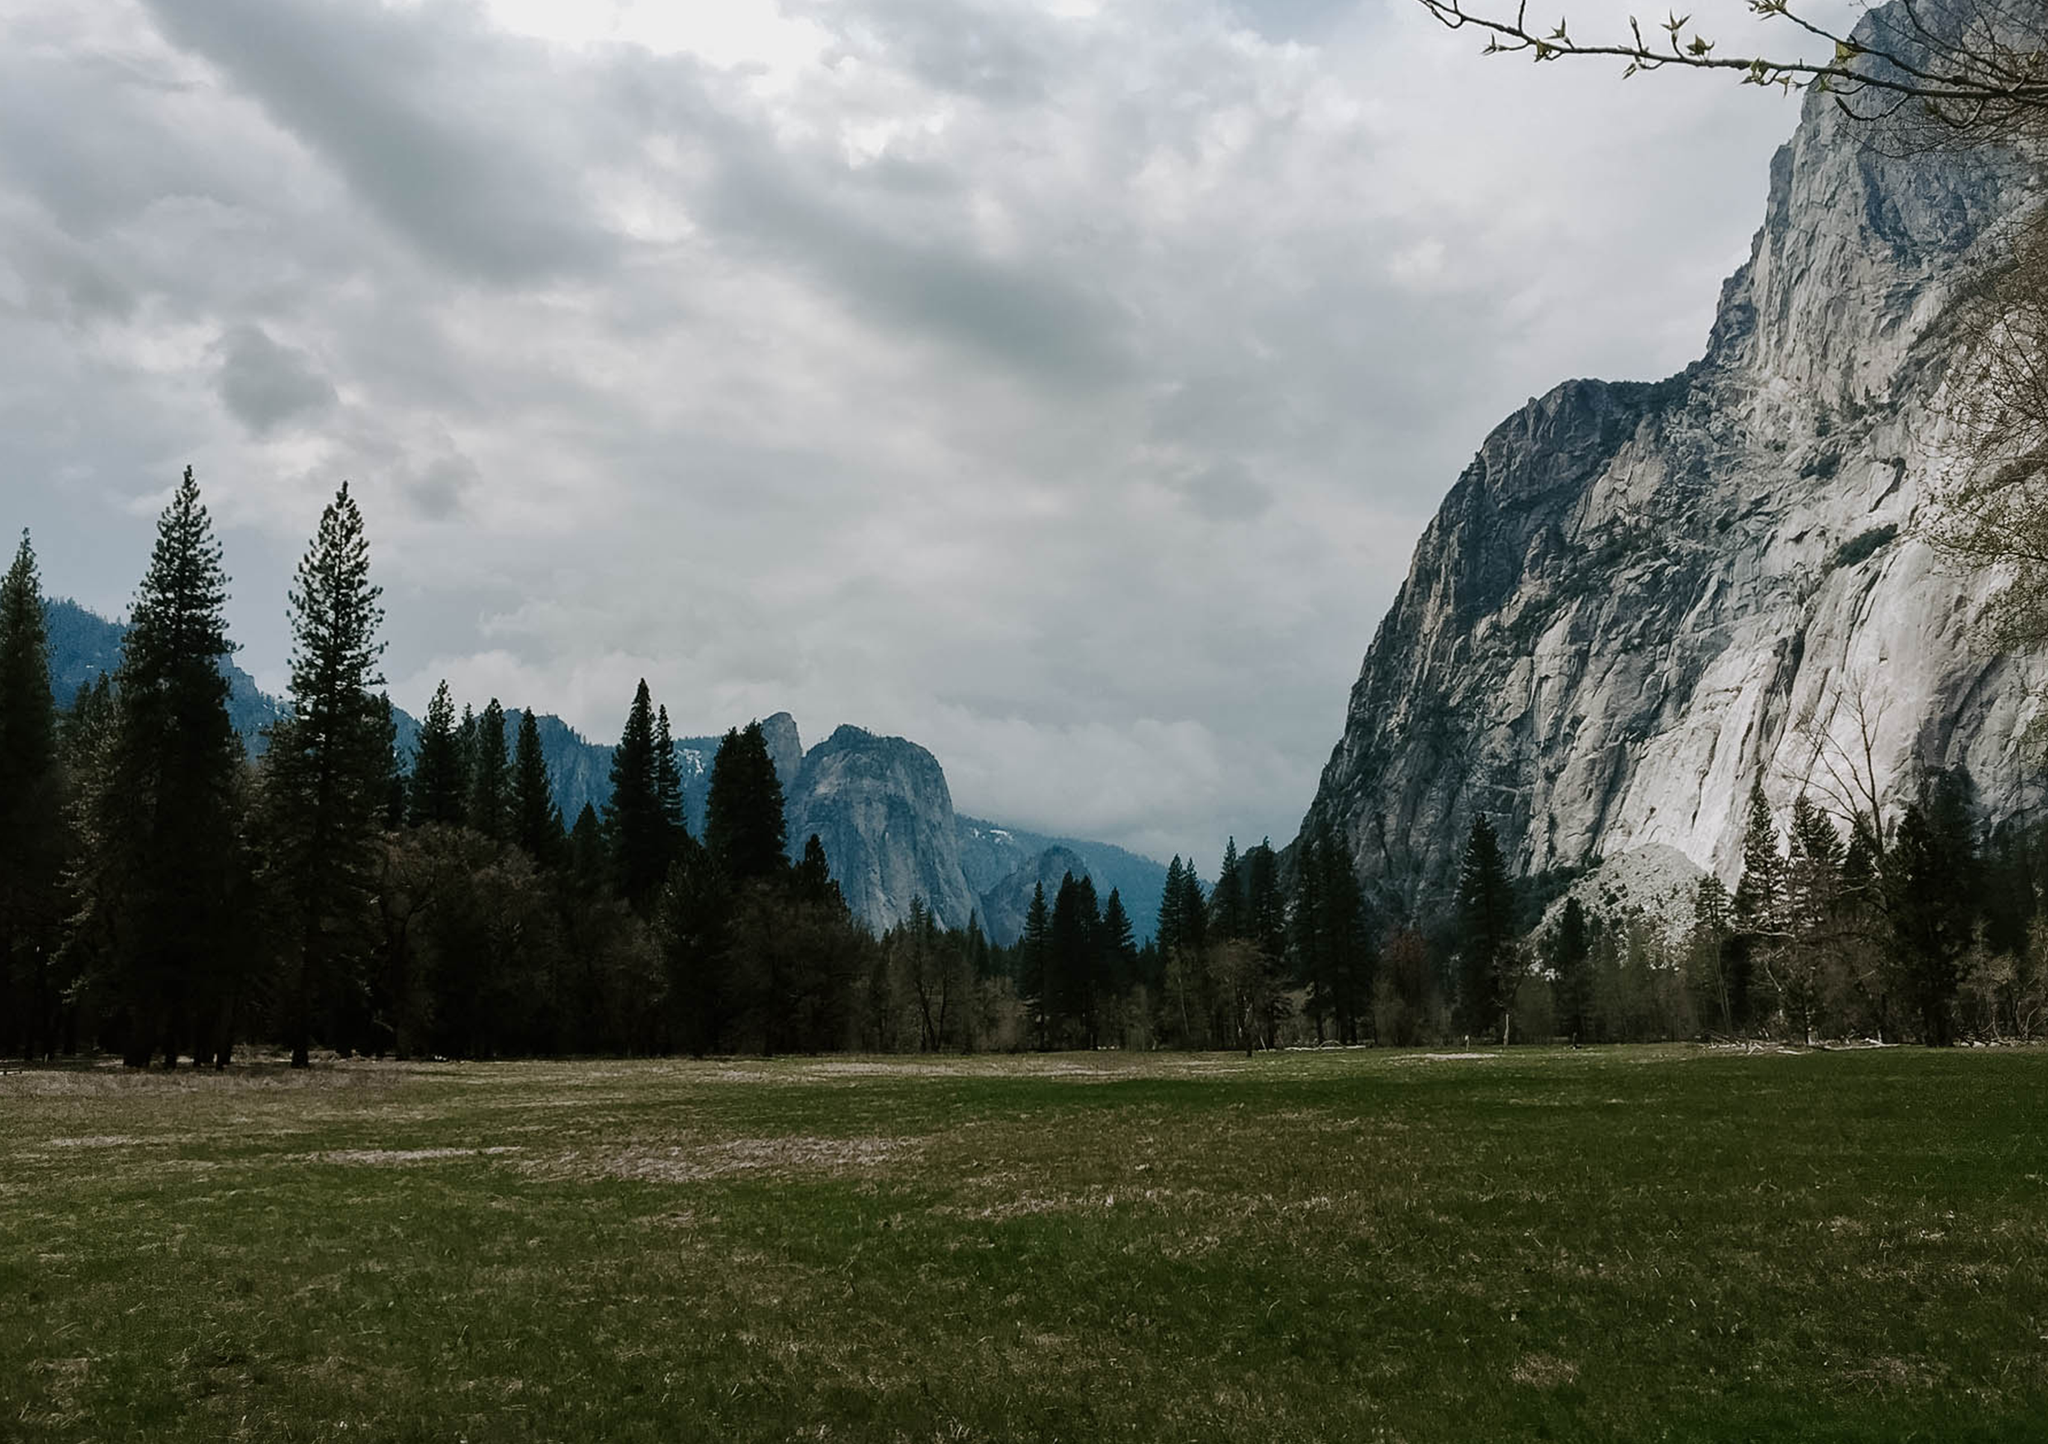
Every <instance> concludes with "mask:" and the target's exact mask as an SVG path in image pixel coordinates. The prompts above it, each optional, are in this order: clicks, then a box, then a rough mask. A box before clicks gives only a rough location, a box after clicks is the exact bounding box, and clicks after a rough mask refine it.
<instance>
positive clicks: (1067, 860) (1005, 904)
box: [981, 847, 1156, 947]
mask: <svg viewBox="0 0 2048 1444" xmlns="http://www.w3.org/2000/svg"><path fill="white" fill-rule="evenodd" d="M1068 873H1072V874H1073V875H1074V876H1075V877H1077V878H1083V877H1087V876H1088V864H1087V862H1086V861H1084V860H1083V859H1082V857H1081V855H1080V854H1079V853H1077V852H1074V851H1072V850H1071V849H1068V848H1064V847H1048V848H1046V849H1045V850H1044V851H1042V852H1040V853H1039V854H1038V855H1037V856H1036V857H1033V858H1031V859H1030V860H1028V861H1027V862H1026V863H1025V864H1024V865H1023V866H1022V867H1020V868H1018V869H1017V870H1016V871H1015V872H1013V873H1011V874H1010V875H1009V876H1008V877H1005V878H1002V879H1001V880H999V881H998V882H996V883H995V884H994V885H993V886H991V887H990V888H989V889H988V890H987V891H986V892H984V893H983V894H982V896H981V903H982V908H983V913H982V926H983V927H984V928H986V929H987V931H988V936H989V941H990V942H992V943H995V944H997V945H998V946H999V947H1008V946H1009V945H1010V944H1012V943H1014V942H1016V941H1017V939H1019V938H1021V937H1023V936H1024V922H1025V919H1026V918H1028V917H1029V916H1030V914H1031V897H1032V894H1033V893H1034V892H1036V891H1037V890H1038V888H1039V887H1041V886H1042V887H1044V889H1045V905H1046V906H1047V907H1051V906H1052V904H1053V899H1054V898H1055V897H1056V896H1057V895H1058V894H1059V890H1060V883H1061V882H1062V881H1064V880H1065V878H1066V876H1067V874H1068ZM1104 896H1107V894H1106V893H1105V894H1104ZM1155 922H1156V919H1155Z"/></svg>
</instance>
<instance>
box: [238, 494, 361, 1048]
mask: <svg viewBox="0 0 2048 1444" xmlns="http://www.w3.org/2000/svg"><path fill="white" fill-rule="evenodd" d="M379 595H380V589H379V588H377V587H375V586H372V585H371V584H370V548H369V543H368V541H367V540H366V539H365V537H364V535H363V517H362V512H361V511H360V510H359V509H358V508H357V506H356V504H355V501H354V499H353V498H351V497H350V496H349V494H348V483H346V482H343V483H342V486H341V490H340V491H338V492H337V493H336V494H335V498H334V500H333V501H332V502H330V503H329V504H328V506H327V507H326V508H325V510H323V511H322V512H321V514H320V526H319V530H318V531H317V532H315V534H314V537H313V541H312V545H311V546H310V547H309V548H308V550H307V552H306V555H305V556H304V557H303V558H302V559H301V560H300V562H299V567H298V573H297V576H296V579H295V581H294V583H293V586H292V589H291V591H290V593H289V595H288V599H287V605H288V609H289V614H290V618H291V628H292V663H291V699H292V715H291V717H290V718H289V719H287V720H286V721H284V722H281V723H279V724H278V725H277V727H276V728H275V729H274V730H273V732H272V734H271V743H270V750H269V752H268V753H267V754H266V755H265V757H264V766H263V771H264V798H265V803H266V821H267V822H268V824H269V828H268V835H267V837H266V843H267V845H268V853H269V855H268V858H267V866H268V869H269V871H270V873H271V875H272V877H273V879H274V880H275V882H276V884H277V886H278V888H279V891H280V893H281V894H282V896H283V898H284V900H285V906H286V908H287V910H288V913H289V916H290V920H291V922H290V926H291V933H292V937H291V954H292V972H291V979H290V999H289V1002H288V1009H289V1012H288V1016H287V1023H286V1026H287V1031H288V1034H289V1036H290V1039H291V1045H292V1066H293V1067H294V1068H304V1067H306V1066H307V1064H308V1061H309V1056H310V1054H309V1049H310V1046H311V1041H312V1032H313V1013H314V1008H315V1002H316V995H318V994H320V993H321V992H322V991H323V990H326V989H329V988H332V987H335V986H337V985H339V984H340V983H341V982H342V980H343V977H344V974H346V973H348V972H349V971H350V970H351V964H353V963H356V962H358V961H360V954H361V953H362V952H363V951H365V947H364V940H365V937H366V934H367V927H366V920H367V916H368V911H369V899H370V896H371V893H372V889H373V886H374V883H375V877H374V872H373V863H374V856H375V852H374V850H375V846H376V841H377V835H378V831H379V826H380V824H381V822H382V821H383V813H384V804H385V773H386V771H387V769H388V759H389V756H390V747H389V744H388V742H387V741H386V738H385V731H384V724H385V718H384V709H383V705H382V703H381V701H380V699H379V697H378V696H377V694H376V693H374V692H373V691H372V690H371V689H372V688H374V687H378V686H381V685H382V684H383V681H384V679H383V677H381V676H380V675H378V673H377V658H378V656H379V654H380V653H381V652H382V651H383V646H382V644H381V643H379V642H378V640H377V629H378V627H379V626H380V625H381V624H382V622H383V620H384V610H383V608H382V607H381V606H379V605H378V602H377V598H378V596H379Z"/></svg>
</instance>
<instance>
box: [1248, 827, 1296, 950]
mask: <svg viewBox="0 0 2048 1444" xmlns="http://www.w3.org/2000/svg"><path fill="white" fill-rule="evenodd" d="M1244 874H1245V925H1246V927H1247V928H1248V929H1249V930H1250V931H1249V933H1248V936H1249V937H1250V938H1251V940H1252V941H1253V942H1254V943H1256V944H1258V947H1259V950H1260V951H1261V952H1263V953H1265V954H1266V956H1267V957H1269V958H1272V959H1274V961H1275V964H1276V965H1277V964H1278V962H1279V960H1280V959H1282V958H1283V957H1285V956H1286V952H1287V906H1286V899H1285V897H1284V896H1283V894H1282V892H1281V888H1280V859H1279V857H1278V856H1277V855H1276V854H1275V853H1274V851H1273V841H1272V839H1271V838H1267V839H1265V840H1263V841H1261V842H1260V843H1259V845H1258V846H1257V847H1254V848H1252V849H1250V850H1249V851H1247V852H1246V853H1245V855H1244Z"/></svg>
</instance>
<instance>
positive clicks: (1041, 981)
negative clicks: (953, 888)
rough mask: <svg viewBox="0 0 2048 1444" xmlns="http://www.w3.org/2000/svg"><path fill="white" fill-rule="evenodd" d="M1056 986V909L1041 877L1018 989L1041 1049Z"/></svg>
mask: <svg viewBox="0 0 2048 1444" xmlns="http://www.w3.org/2000/svg"><path fill="white" fill-rule="evenodd" d="M1176 860H1178V859H1176ZM1053 987H1054V983H1053V941H1052V909H1051V908H1049V907H1048V906H1047V905H1046V901H1045V883H1044V881H1043V880H1041V881H1039V882H1036V883H1033V884H1032V886H1031V906H1030V908H1029V909H1028V910H1027V911H1026V912H1025V914H1024V932H1023V935H1022V936H1021V937H1020V938H1018V940H1017V992H1018V994H1019V996H1021V997H1022V998H1023V1000H1024V1007H1025V1010H1026V1015H1027V1016H1028V1017H1029V1019H1030V1021H1031V1030H1032V1032H1033V1033H1035V1034H1036V1035H1037V1037H1038V1047H1039V1051H1041V1052H1043V1051H1044V1050H1045V1049H1047V1048H1049V1047H1051V1046H1052V1022H1053V1017H1052V1009H1053Z"/></svg>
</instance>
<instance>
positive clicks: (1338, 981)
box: [1321, 832, 1379, 1044]
mask: <svg viewBox="0 0 2048 1444" xmlns="http://www.w3.org/2000/svg"><path fill="white" fill-rule="evenodd" d="M1321 864H1322V868H1323V884H1322V888H1321V893H1322V899H1323V908H1324V924H1323V934H1324V938H1325V943H1326V946H1327V947H1328V948H1329V949H1330V964H1329V976H1330V979H1331V983H1332V992H1331V999H1330V1001H1331V1012H1332V1014H1333V1016H1334V1018H1335V1021H1336V1026H1337V1037H1338V1039H1339V1040H1340V1041H1341V1042H1344V1043H1347V1044H1348V1043H1356V1042H1358V1040H1359V1036H1360V1035H1359V1026H1360V1022H1361V1020H1365V1019H1369V1017H1370V1014H1371V1012H1372V995H1373V983H1374V977H1375V973H1376V971H1377V967H1378V961H1379V960H1378V957H1377V955H1376V954H1375V952H1374V947H1373V937H1372V925H1371V917H1370V915H1369V913H1368V911H1367V908H1366V903H1365V892H1364V889H1363V888H1361V887H1360V886H1359V884H1358V874H1357V872H1356V871H1354V870H1353V868H1352V865H1351V857H1350V854H1349V853H1347V852H1346V851H1345V849H1344V847H1343V846H1342V845H1341V844H1340V843H1338V842H1337V840H1336V839H1335V838H1334V837H1332V836H1331V835H1330V834H1328V833H1327V832H1326V833H1325V834H1324V837H1323V847H1322V853H1321ZM1367 1036H1370V1029H1369V1027H1368V1030H1367Z"/></svg>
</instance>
